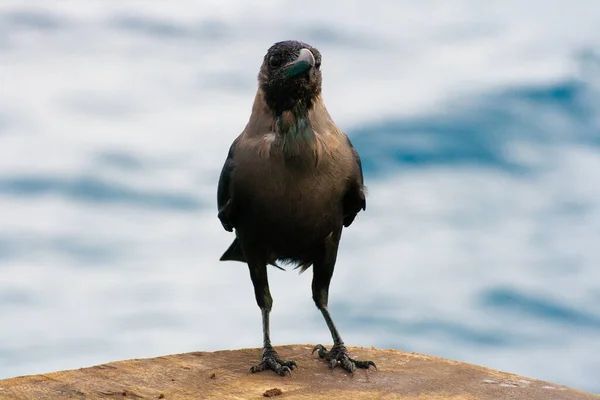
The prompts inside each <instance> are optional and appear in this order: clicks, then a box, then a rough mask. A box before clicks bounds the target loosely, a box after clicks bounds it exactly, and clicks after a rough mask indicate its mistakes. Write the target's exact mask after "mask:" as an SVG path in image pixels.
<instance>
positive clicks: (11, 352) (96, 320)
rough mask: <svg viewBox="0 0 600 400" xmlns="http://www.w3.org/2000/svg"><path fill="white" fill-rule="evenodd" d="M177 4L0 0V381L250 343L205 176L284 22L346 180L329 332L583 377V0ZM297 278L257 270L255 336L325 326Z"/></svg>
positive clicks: (587, 132) (249, 315) (238, 275)
mask: <svg viewBox="0 0 600 400" xmlns="http://www.w3.org/2000/svg"><path fill="white" fill-rule="evenodd" d="M178 4H179V7H178V8H175V7H166V6H164V3H161V2H151V1H145V2H144V3H143V7H142V3H139V2H110V3H109V2H96V3H86V4H84V3H81V4H80V3H69V4H68V5H67V3H64V4H63V3H60V5H58V3H56V2H50V1H38V2H22V1H17V0H11V1H4V2H3V3H2V5H0V272H1V274H0V313H1V315H2V321H3V324H2V328H1V329H0V376H1V377H10V376H15V375H21V374H34V373H40V372H47V371H51V370H56V369H66V368H78V367H82V366H88V365H93V364H98V363H102V362H107V361H111V360H116V359H125V358H131V357H151V356H157V355H162V354H169V353H176V352H185V351H195V350H214V349H223V348H237V347H258V346H260V344H261V331H260V330H261V326H260V313H259V310H258V308H257V307H256V305H255V303H254V299H253V293H252V286H251V283H250V279H249V276H248V272H247V268H246V267H245V266H244V265H243V264H241V263H220V262H218V258H219V257H220V255H221V254H222V252H223V251H224V250H225V249H226V248H227V246H228V245H229V243H230V241H231V240H232V237H231V236H232V235H231V234H228V233H227V232H225V231H223V230H222V228H221V226H220V224H219V222H218V220H217V218H216V209H215V208H216V204H215V203H216V196H215V193H216V182H217V179H218V174H219V172H220V168H221V165H222V163H223V161H224V158H225V155H226V152H227V149H228V147H229V144H230V143H231V141H232V140H233V139H234V138H235V137H236V136H237V134H238V133H239V132H240V131H241V129H242V128H243V126H244V124H245V123H246V120H247V118H248V115H249V111H250V107H251V103H252V99H253V96H254V92H255V88H256V74H257V71H258V66H259V64H260V62H261V60H262V56H263V54H264V52H265V51H266V49H267V48H268V47H269V46H270V45H271V44H272V43H273V42H275V41H278V40H282V39H288V38H297V39H300V40H304V41H307V42H309V43H311V44H313V45H315V46H316V47H318V48H319V49H320V50H321V52H322V53H323V57H324V61H323V74H324V96H325V100H326V103H327V105H328V108H329V110H330V112H331V114H332V115H333V117H334V119H335V120H336V121H337V122H338V124H339V125H340V126H341V127H342V128H343V129H344V130H345V131H346V132H347V133H348V134H349V136H350V137H351V139H352V141H353V142H354V144H355V147H356V148H357V149H358V151H359V152H360V154H361V156H362V159H363V164H364V168H365V179H366V183H367V185H368V187H369V197H368V206H367V211H366V212H364V213H361V214H360V216H359V217H358V218H357V221H356V222H355V223H354V224H353V225H352V226H351V227H350V229H347V230H346V231H345V233H344V238H343V240H342V246H341V249H340V255H339V258H338V264H337V267H336V273H335V275H334V278H333V283H332V288H331V296H330V307H331V311H332V313H333V317H334V319H335V320H336V322H337V324H338V325H339V328H340V330H341V332H342V336H343V337H344V340H345V341H346V343H348V344H350V345H360V346H371V345H374V346H376V347H394V348H397V349H402V350H407V351H416V352H422V353H428V354H432V355H436V356H441V357H447V358H453V359H458V360H463V361H468V362H472V363H477V364H482V365H486V366H488V367H492V368H496V369H501V370H506V371H510V372H514V373H519V374H523V375H528V376H531V377H534V378H540V379H545V380H550V381H555V382H557V383H562V384H567V385H570V386H573V387H577V388H581V389H586V390H591V391H596V392H600V386H599V383H598V382H599V381H598V371H600V357H599V356H598V355H597V354H598V353H599V352H600V340H598V337H599V335H600V309H599V308H598V304H600V269H598V265H600V252H599V251H598V249H597V242H598V239H599V238H600V185H599V184H598V181H599V179H598V176H599V174H600V117H599V115H600V106H599V104H600V87H599V81H598V79H597V77H598V76H600V75H599V73H600V67H599V65H600V61H598V60H599V59H600V58H599V57H598V55H597V54H595V53H594V51H595V49H597V48H598V44H599V39H598V38H600V28H598V24H597V18H596V17H595V16H597V15H600V5H599V4H598V3H597V2H593V1H587V2H586V1H581V2H578V3H577V4H576V6H575V5H574V4H573V3H567V2H564V1H551V2H547V1H546V2H542V1H533V2H529V3H527V5H524V4H523V3H519V2H516V1H508V2H503V3H502V5H500V4H497V5H494V6H492V5H490V4H485V5H483V4H482V3H480V2H476V1H475V0H464V1H458V2H453V3H452V5H450V4H449V3H445V2H441V1H425V2H424V1H420V2H417V1H405V2H401V3H396V2H391V1H381V2H369V4H368V6H367V5H366V4H363V3H359V2H356V3H348V4H346V5H345V6H344V7H341V6H340V4H341V3H337V2H330V3H328V5H319V4H318V2H313V1H308V2H304V3H303V6H302V8H298V7H297V3H292V2H286V1H284V2H264V3H262V5H261V6H256V5H250V3H245V2H242V1H239V0H236V1H226V2H214V3H213V2H206V3H198V2H191V1H186V2H180V3H178ZM291 10H294V11H293V12H292V11H291ZM310 279H311V273H310V271H308V272H307V273H305V274H303V275H300V276H298V274H297V273H296V272H295V271H287V272H282V271H279V270H276V269H272V270H270V280H271V289H272V293H273V297H274V299H275V306H274V311H273V315H272V339H273V341H274V344H276V345H278V344H287V343H316V342H319V343H321V342H323V343H329V342H330V337H329V332H328V331H327V328H326V326H325V323H324V322H323V321H322V317H321V316H320V313H318V311H317V310H316V308H315V307H314V305H313V303H312V300H311V298H310V296H311V294H310ZM375 361H376V360H375Z"/></svg>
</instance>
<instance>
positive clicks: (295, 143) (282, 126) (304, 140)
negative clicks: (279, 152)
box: [274, 104, 316, 155]
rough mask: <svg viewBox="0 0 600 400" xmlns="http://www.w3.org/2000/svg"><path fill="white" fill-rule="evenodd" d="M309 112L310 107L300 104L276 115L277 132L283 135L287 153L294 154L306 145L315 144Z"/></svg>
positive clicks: (284, 148)
mask: <svg viewBox="0 0 600 400" xmlns="http://www.w3.org/2000/svg"><path fill="white" fill-rule="evenodd" d="M308 114H309V110H308V108H307V107H306V106H305V105H303V104H298V105H297V106H296V107H295V108H293V109H292V110H289V111H284V112H283V113H281V115H278V116H276V117H275V127H274V128H275V132H276V133H277V134H279V135H281V139H282V144H283V150H284V152H285V153H290V154H289V155H292V153H295V152H297V151H298V150H300V148H302V147H304V146H309V147H311V146H312V145H314V143H315V141H316V136H315V131H314V129H313V127H312V126H311V122H310V119H309V115H308Z"/></svg>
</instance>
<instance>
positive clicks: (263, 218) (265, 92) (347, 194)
mask: <svg viewBox="0 0 600 400" xmlns="http://www.w3.org/2000/svg"><path fill="white" fill-rule="evenodd" d="M320 66H321V54H320V53H319V51H318V50H317V49H315V48H314V47H312V46H310V45H308V44H306V43H302V42H298V41H284V42H279V43H275V44H274V45H273V46H272V47H271V48H269V50H268V51H267V53H266V55H265V56H264V60H263V63H262V66H261V68H260V71H259V74H258V91H257V93H256V96H255V99H254V104H253V107H252V113H251V115H250V118H249V121H248V123H247V125H246V127H245V129H244V130H243V132H242V133H241V134H240V135H239V136H238V137H237V138H236V139H235V140H234V141H233V143H232V145H231V147H230V149H229V153H228V155H227V159H226V161H225V165H224V166H223V169H222V172H221V176H220V179H219V185H218V190H217V203H218V210H219V213H218V217H219V219H220V220H221V223H222V225H223V227H224V228H225V229H226V230H227V231H230V232H232V231H234V230H235V235H236V237H235V239H234V241H233V243H232V244H231V246H230V247H229V248H228V249H227V250H226V251H225V253H224V254H223V256H222V257H221V261H226V260H232V261H241V262H245V263H247V264H248V267H249V270H250V277H251V279H252V283H253V286H254V292H255V297H256V302H257V303H258V306H259V307H260V308H261V310H262V318H263V332H264V343H263V347H264V352H263V358H262V362H261V363H260V364H258V365H256V366H254V367H252V369H251V371H252V372H256V371H262V370H264V369H272V370H274V371H276V372H278V373H279V374H281V375H284V374H285V373H286V372H290V371H291V369H293V368H294V367H295V366H296V364H295V362H293V361H282V360H280V359H279V356H278V355H277V353H276V351H275V350H274V349H273V347H272V345H271V341H270V334H269V313H270V310H271V307H272V303H273V301H272V298H271V294H270V291H269V284H268V278H267V265H268V264H270V265H274V266H277V263H278V262H279V263H288V264H290V263H291V264H295V265H296V266H297V267H299V268H300V269H301V272H303V271H305V270H306V269H308V268H309V267H311V266H312V267H313V281H312V292H313V299H314V301H315V304H316V306H317V307H318V308H319V310H321V312H322V313H323V317H324V318H325V321H326V323H327V326H328V327H329V330H330V331H331V335H332V337H333V341H334V346H333V348H332V349H331V351H328V350H327V349H325V347H323V346H322V345H318V346H316V347H315V349H314V350H313V352H314V351H315V350H318V351H319V356H320V357H322V358H326V359H328V360H330V361H331V365H332V367H334V366H335V365H337V363H338V362H339V363H341V365H342V367H343V368H345V369H347V370H348V371H351V372H353V371H354V369H355V368H356V367H361V368H368V367H369V365H373V366H374V365H375V364H374V363H373V362H372V361H357V360H353V359H352V358H350V356H349V354H348V351H347V350H346V348H345V346H344V343H343V341H342V339H341V337H340V335H339V332H338V331H337V329H336V327H335V325H334V323H333V320H332V319H331V315H330V313H329V311H328V309H327V302H328V292H329V284H330V281H331V277H332V275H333V270H334V266H335V262H336V258H337V251H338V245H339V242H340V238H341V234H342V229H343V227H348V226H350V225H351V224H352V222H353V221H354V219H355V217H356V215H357V214H358V213H359V212H360V211H361V210H365V209H366V200H365V187H364V182H363V173H362V165H361V161H360V156H359V155H358V153H357V152H356V150H355V148H354V147H353V146H352V143H351V142H350V139H349V138H348V137H347V136H346V135H345V134H344V132H342V131H341V130H340V129H339V128H338V127H337V126H336V125H335V123H334V122H333V120H332V118H331V116H330V115H329V113H328V112H327V109H326V108H325V104H324V103H323V99H322V96H321V69H320Z"/></svg>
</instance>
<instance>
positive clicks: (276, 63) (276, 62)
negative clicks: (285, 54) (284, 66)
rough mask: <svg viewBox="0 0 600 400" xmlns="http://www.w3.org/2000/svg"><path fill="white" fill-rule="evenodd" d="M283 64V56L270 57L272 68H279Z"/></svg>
mask: <svg viewBox="0 0 600 400" xmlns="http://www.w3.org/2000/svg"><path fill="white" fill-rule="evenodd" d="M280 65H281V58H279V57H277V56H271V57H270V58H269V67H271V68H277V67H279V66H280Z"/></svg>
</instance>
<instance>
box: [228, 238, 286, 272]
mask: <svg viewBox="0 0 600 400" xmlns="http://www.w3.org/2000/svg"><path fill="white" fill-rule="evenodd" d="M219 261H241V262H247V261H246V256H245V255H244V252H243V251H242V246H241V245H240V241H239V239H238V238H235V239H233V242H232V243H231V245H230V246H229V248H228V249H227V250H225V253H223V255H222V256H221V258H220V259H219ZM267 264H269V265H272V266H274V267H276V268H279V269H280V270H282V271H285V270H284V269H283V268H281V267H280V266H279V265H277V264H276V263H275V261H274V260H271V261H269V262H268V263H267Z"/></svg>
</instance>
